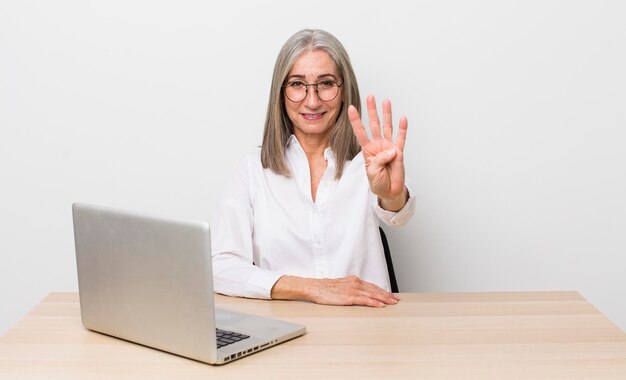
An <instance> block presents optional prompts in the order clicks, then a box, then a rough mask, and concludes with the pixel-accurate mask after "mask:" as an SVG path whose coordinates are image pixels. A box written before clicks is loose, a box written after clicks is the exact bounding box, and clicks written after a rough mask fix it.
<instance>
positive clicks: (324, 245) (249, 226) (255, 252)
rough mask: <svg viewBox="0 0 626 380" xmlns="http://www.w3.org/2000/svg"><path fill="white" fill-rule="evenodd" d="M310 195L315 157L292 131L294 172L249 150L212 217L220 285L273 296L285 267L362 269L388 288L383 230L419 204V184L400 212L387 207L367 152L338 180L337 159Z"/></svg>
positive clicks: (330, 274) (331, 274) (289, 150)
mask: <svg viewBox="0 0 626 380" xmlns="http://www.w3.org/2000/svg"><path fill="white" fill-rule="evenodd" d="M324 157H325V158H326V160H327V162H328V166H327V168H326V171H325V172H324V175H323V177H322V180H321V182H320V184H319V186H318V189H317V194H316V200H315V202H313V200H312V197H311V184H310V172H309V163H308V160H307V157H306V154H305V153H304V151H303V150H302V147H301V146H300V144H299V143H298V140H297V139H296V138H295V137H294V136H293V135H292V136H291V138H290V140H289V142H288V144H287V147H286V151H285V161H286V163H287V166H288V167H289V170H290V171H291V173H292V176H291V177H286V176H283V175H277V174H275V173H274V172H272V171H271V170H270V169H263V166H262V165H261V152H260V149H259V150H257V151H255V152H254V153H251V154H248V155H247V156H246V157H245V158H244V159H243V161H242V162H241V164H240V166H239V168H238V169H237V170H236V171H235V174H234V177H233V180H232V181H231V183H230V185H229V186H228V187H227V189H226V192H225V194H224V196H223V198H222V199H221V201H220V203H219V204H218V207H217V210H216V211H215V213H214V215H213V221H212V224H211V248H212V252H213V281H214V289H215V291H216V292H219V293H223V294H227V295H232V296H241V297H249V298H270V293H271V290H272V287H273V286H274V284H275V283H276V281H277V280H278V279H279V278H280V277H281V276H283V275H294V276H300V277H312V278H339V277H345V276H349V275H356V276H358V277H360V278H361V279H363V280H365V281H369V282H371V283H374V284H376V285H378V286H380V287H381V288H383V289H386V290H388V291H389V289H390V286H389V276H388V273H387V265H386V262H385V256H384V252H383V246H382V243H381V239H380V233H379V231H378V226H379V221H378V219H379V218H380V219H381V220H382V221H384V222H385V223H386V224H387V225H391V226H393V225H402V224H405V223H406V222H407V221H408V220H409V218H410V217H411V215H413V212H414V210H415V198H414V192H413V191H412V189H411V188H410V187H409V186H408V185H407V188H408V189H409V194H410V198H409V201H408V202H407V203H406V205H405V206H404V208H403V209H402V210H400V211H399V212H390V211H386V210H383V209H382V208H380V206H379V205H378V198H377V196H376V195H374V194H373V193H372V192H371V191H370V187H369V183H368V180H367V175H366V173H365V162H364V160H363V155H362V154H361V153H359V154H358V155H357V156H356V157H354V159H353V160H352V161H347V162H346V164H345V166H344V170H343V175H342V177H341V179H340V180H338V181H337V180H336V179H335V160H334V158H333V155H332V151H331V149H330V148H327V149H326V150H325V151H324Z"/></svg>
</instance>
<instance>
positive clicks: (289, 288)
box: [270, 275, 309, 300]
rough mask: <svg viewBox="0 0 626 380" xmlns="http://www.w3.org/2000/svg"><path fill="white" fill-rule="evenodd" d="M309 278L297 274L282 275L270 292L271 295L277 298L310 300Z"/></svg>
mask: <svg viewBox="0 0 626 380" xmlns="http://www.w3.org/2000/svg"><path fill="white" fill-rule="evenodd" d="M308 282H309V281H308V279H306V278H302V277H296V276H288V275H284V276H281V277H280V278H279V279H278V280H277V281H276V283H275V284H274V286H273V287H272V290H271V292H270V297H271V298H272V299H277V300H308V299H309V297H308V296H307V294H308V292H307V288H308V287H309V284H308Z"/></svg>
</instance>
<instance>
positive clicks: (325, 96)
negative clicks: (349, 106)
mask: <svg viewBox="0 0 626 380" xmlns="http://www.w3.org/2000/svg"><path fill="white" fill-rule="evenodd" d="M342 84H343V83H337V82H335V81H332V80H323V81H321V82H319V83H311V84H307V83H304V82H301V81H299V80H296V81H293V82H288V83H287V84H285V85H284V86H283V88H284V89H285V95H286V96H287V98H288V99H289V100H291V101H292V102H301V101H303V100H304V99H305V98H306V96H307V93H308V92H309V86H313V87H315V93H316V94H317V97H318V98H320V100H322V101H324V102H330V101H331V100H333V99H335V98H336V97H337V95H338V94H339V87H341V85H342Z"/></svg>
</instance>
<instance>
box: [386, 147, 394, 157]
mask: <svg viewBox="0 0 626 380" xmlns="http://www.w3.org/2000/svg"><path fill="white" fill-rule="evenodd" d="M394 154H396V148H391V149H387V155H388V156H389V157H391V156H393V155H394Z"/></svg>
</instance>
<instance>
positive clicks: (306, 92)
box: [282, 79, 343, 103]
mask: <svg viewBox="0 0 626 380" xmlns="http://www.w3.org/2000/svg"><path fill="white" fill-rule="evenodd" d="M295 82H302V81H301V80H294V81H291V82H287V83H285V84H284V85H283V86H282V87H283V91H284V92H285V96H286V97H287V99H289V100H291V101H292V102H294V103H300V102H302V101H304V99H306V97H307V96H309V86H313V87H315V95H316V96H317V98H318V99H319V100H321V101H323V102H332V101H333V100H335V99H337V96H338V95H339V89H340V88H341V86H343V82H341V83H337V82H336V81H334V80H330V79H325V80H321V81H319V82H317V83H304V82H302V83H303V85H304V97H303V98H302V99H300V100H293V99H291V98H290V97H289V95H287V87H289V85H290V84H292V83H295ZM324 82H332V83H334V84H336V85H337V93H336V94H335V96H333V98H332V99H328V100H324V99H322V98H321V97H320V93H319V91H318V89H317V86H319V85H320V84H321V83H324Z"/></svg>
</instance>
